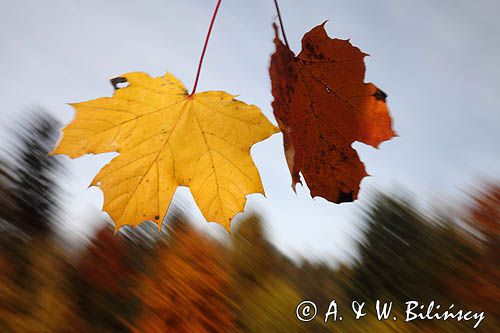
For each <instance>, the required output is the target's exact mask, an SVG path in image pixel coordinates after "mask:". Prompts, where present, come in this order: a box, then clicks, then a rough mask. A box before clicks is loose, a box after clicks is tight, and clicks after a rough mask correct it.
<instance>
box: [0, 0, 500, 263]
mask: <svg viewBox="0 0 500 333" xmlns="http://www.w3.org/2000/svg"><path fill="white" fill-rule="evenodd" d="M215 2H216V1H215V0H210V1H208V0H204V1H202V0H198V1H194V0H193V1H186V0H182V1H181V0H177V1H173V0H150V1H123V0H121V1H104V0H99V1H97V0H95V1H89V0H85V1H83V0H81V1H77V0H51V1H39V0H33V1H27V0H19V1H6V0H1V10H0V25H1V26H0V27H1V29H0V92H1V96H2V97H1V99H0V129H1V130H2V132H4V131H5V130H6V129H8V128H9V127H11V126H12V124H13V120H14V119H17V118H18V115H19V114H20V113H22V112H24V110H25V109H26V108H27V107H30V106H34V105H41V106H43V107H45V108H47V109H49V110H50V111H51V112H52V113H53V114H54V115H55V116H56V117H57V118H58V119H60V121H61V122H62V123H63V124H66V123H68V122H69V121H70V120H71V119H72V117H73V111H72V109H71V108H70V107H69V106H67V105H65V103H67V102H76V101H83V100H89V99H93V98H97V97H101V96H110V95H111V94H112V87H111V85H110V84H109V81H108V80H109V78H111V77H114V76H118V75H120V74H123V73H127V72H131V71H144V72H147V73H149V74H151V75H153V76H158V75H162V74H163V73H164V72H165V71H166V70H167V69H168V70H169V71H170V72H172V73H173V74H174V75H176V76H177V77H178V78H179V79H181V80H182V81H183V82H184V83H185V85H186V86H188V87H191V86H192V83H193V80H194V74H195V71H196V66H197V62H198V58H199V54H200V51H201V47H202V44H203V40H204V37H205V33H206V30H207V27H208V23H209V21H210V17H211V14H212V10H213V8H214V6H215ZM281 7H282V14H283V16H284V21H285V28H286V33H287V36H288V39H289V41H290V44H291V46H292V48H293V49H294V50H295V51H299V47H300V39H301V37H302V36H303V34H304V33H305V32H306V31H308V30H309V29H310V28H312V27H313V26H315V25H317V24H319V23H321V22H323V21H324V20H326V19H330V20H331V21H330V22H329V23H328V24H327V30H328V31H329V33H330V35H331V36H335V37H341V38H351V41H352V42H353V44H354V45H356V46H358V47H360V48H361V49H362V50H363V51H365V52H367V53H369V54H371V57H368V58H367V79H368V81H372V82H374V83H376V84H377V85H378V86H379V87H381V88H382V89H383V90H384V91H386V92H387V93H388V95H389V98H388V103H389V107H390V109H391V112H392V115H393V118H394V125H395V129H396V131H397V132H398V134H399V135H400V137H399V138H396V139H393V140H391V141H389V142H386V143H384V144H382V145H381V148H380V150H378V151H377V150H375V149H372V148H369V147H367V146H364V145H362V144H359V143H356V144H355V145H354V146H355V148H356V149H357V150H358V152H359V154H360V156H361V159H362V160H363V161H364V162H365V164H366V166H367V170H368V172H369V173H370V174H371V175H372V177H370V178H366V179H365V180H364V181H363V183H362V192H361V195H360V200H358V201H357V202H356V203H354V204H342V205H334V204H330V203H328V202H326V201H325V200H323V199H320V198H317V199H315V200H313V199H311V198H310V197H309V195H308V191H307V190H306V189H303V188H299V189H298V193H297V195H296V194H294V193H293V192H292V190H291V188H290V176H289V174H288V169H287V167H286V164H285V160H284V157H283V151H282V137H281V135H275V136H273V137H272V139H270V140H268V141H265V142H262V143H259V144H257V145H256V146H254V148H253V149H252V155H253V157H254V159H255V161H256V164H257V166H258V168H259V170H260V173H261V176H262V179H263V183H264V187H265V189H266V192H267V198H264V197H262V196H258V195H252V196H251V197H250V200H249V204H248V205H247V207H258V209H259V210H261V211H262V212H263V213H264V215H265V216H266V218H267V221H268V225H269V227H270V228H269V232H270V236H271V237H272V239H273V241H274V242H275V244H276V245H277V246H278V247H279V248H281V249H283V250H285V251H286V252H287V253H288V254H290V255H292V256H296V255H300V256H314V257H319V258H324V257H331V256H332V254H333V255H335V256H337V257H338V258H345V257H346V256H347V255H349V254H350V253H351V252H352V242H353V238H355V237H356V236H357V235H359V228H360V224H359V219H357V218H356V217H357V215H358V214H359V212H360V210H361V209H362V208H363V207H364V206H365V204H366V201H367V197H368V194H369V192H370V190H371V189H397V188H398V186H401V187H403V188H407V189H409V190H411V191H413V192H414V193H415V194H416V195H417V197H418V198H420V199H421V200H424V201H425V200H427V201H428V200H430V199H431V200H434V199H435V198H439V197H440V196H441V195H444V196H446V197H457V196H459V193H461V190H463V189H468V188H469V187H470V186H471V185H473V184H476V183H477V181H478V180H481V179H483V178H486V179H487V178H492V177H496V178H497V179H498V176H499V175H500V148H499V145H500V66H499V65H498V61H499V60H498V57H499V54H500V21H499V20H498V17H497V16H498V14H499V13H500V2H499V1H495V0H492V1H472V0H469V1H466V0H463V1H458V0H453V1H452V0H450V1H435V0H432V1H431V0H429V1H416V0H415V1H402V0H394V1H390V0H385V1H368V0H366V1H347V0H346V1H332V0H325V1H321V0H308V1H298V0H294V1H292V0H288V1H287V0H282V1H281ZM274 16H275V11H274V7H273V2H272V0H258V1H256V0H254V1H244V0H233V1H230V0H223V2H222V6H221V9H220V12H219V16H218V18H217V21H216V24H215V27H214V31H213V35H212V39H211V41H210V45H209V49H208V51H207V55H206V58H205V63H204V67H203V70H202V74H201V79H200V83H199V86H198V91H204V90H225V91H227V92H229V93H234V94H239V95H240V97H239V98H240V99H241V100H243V101H245V102H247V103H252V104H256V105H258V106H259V107H261V108H262V110H263V112H264V113H265V114H266V115H267V116H268V117H269V118H270V119H271V120H272V121H273V122H274V118H273V117H272V110H271V107H270V103H271V100H272V96H271V94H270V81H269V77H268V72H267V70H268V66H269V64H268V62H269V56H270V54H271V53H272V51H273V45H272V38H273V31H272V28H271V23H272V21H273V18H274ZM5 133H6V132H4V134H1V136H0V138H2V140H4V138H5V135H6V134H5ZM112 156H113V154H106V155H100V156H85V157H83V158H80V159H77V160H73V161H70V160H69V159H66V161H67V164H68V166H69V169H70V170H71V178H70V179H67V180H66V183H65V188H66V190H67V191H68V192H69V194H70V196H69V199H68V204H67V213H68V214H69V216H71V218H70V219H68V221H69V222H68V223H69V224H68V226H71V228H76V229H77V230H83V231H85V230H89V225H91V224H92V221H91V220H90V219H89V216H91V215H92V214H93V213H94V212H96V211H98V210H99V209H100V208H101V205H102V194H101V193H100V191H99V190H98V189H96V188H92V189H86V187H87V185H88V183H89V182H90V180H91V179H92V177H93V176H94V175H95V173H96V172H97V171H98V170H99V169H100V168H101V167H102V166H103V165H104V164H105V163H106V162H107V161H109V160H110V159H111V158H112ZM181 192H182V195H181V196H184V197H185V199H183V200H182V202H183V204H184V205H186V206H188V207H190V208H191V209H192V211H193V214H194V215H195V216H196V217H197V220H198V222H199V223H198V224H199V225H200V226H201V225H202V223H204V222H203V220H202V217H201V215H200V213H199V212H198V211H197V209H196V207H195V206H194V203H192V198H191V197H190V195H189V192H188V191H187V190H182V191H181ZM176 198H177V199H176V200H178V199H179V196H176ZM89 212H91V213H89ZM208 228H210V229H214V230H217V229H218V228H219V227H218V226H215V225H212V224H210V226H209V227H208ZM217 232H221V230H217Z"/></svg>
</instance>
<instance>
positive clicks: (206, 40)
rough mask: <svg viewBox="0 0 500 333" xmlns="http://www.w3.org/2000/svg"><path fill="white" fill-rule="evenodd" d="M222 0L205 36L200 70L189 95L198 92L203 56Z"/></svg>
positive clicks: (219, 0)
mask: <svg viewBox="0 0 500 333" xmlns="http://www.w3.org/2000/svg"><path fill="white" fill-rule="evenodd" d="M221 2H222V0H218V1H217V5H216V6H215V10H214V14H213V15H212V21H210V26H209V27H208V32H207V36H206V37H205V44H204V45H203V51H201V57H200V61H199V63H198V70H197V72H196V79H195V80H194V85H193V90H192V91H191V94H189V96H193V95H194V93H195V92H196V87H197V86H198V79H199V78H200V72H201V65H202V64H203V58H204V57H205V52H206V50H207V45H208V40H209V39H210V33H211V32H212V27H213V26H214V22H215V17H216V16H217V12H218V11H219V7H220V3H221Z"/></svg>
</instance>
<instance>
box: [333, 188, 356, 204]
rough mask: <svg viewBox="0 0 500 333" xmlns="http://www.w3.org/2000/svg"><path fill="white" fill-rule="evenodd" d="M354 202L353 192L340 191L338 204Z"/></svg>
mask: <svg viewBox="0 0 500 333" xmlns="http://www.w3.org/2000/svg"><path fill="white" fill-rule="evenodd" d="M353 200H354V198H353V196H352V191H351V192H348V193H347V192H342V191H340V193H339V196H338V198H337V203H342V202H352V201H353Z"/></svg>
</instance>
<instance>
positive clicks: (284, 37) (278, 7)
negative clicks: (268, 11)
mask: <svg viewBox="0 0 500 333" xmlns="http://www.w3.org/2000/svg"><path fill="white" fill-rule="evenodd" d="M274 5H275V6H276V12H277V13H278V19H279V21H280V26H281V33H282V34H283V39H284V40H285V45H286V47H287V49H289V50H290V45H288V39H286V34H285V27H284V26H283V19H282V18H281V12H280V6H278V0H274Z"/></svg>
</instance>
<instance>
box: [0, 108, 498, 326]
mask: <svg viewBox="0 0 500 333" xmlns="http://www.w3.org/2000/svg"><path fill="white" fill-rule="evenodd" d="M44 119H45V120H44ZM50 124H52V121H51V120H47V118H43V117H40V118H38V120H35V121H33V123H32V125H31V126H32V127H31V128H30V127H27V129H25V130H24V131H21V132H20V133H23V134H22V135H23V137H22V138H21V139H20V140H17V143H16V145H15V148H13V149H11V150H10V154H11V155H12V159H11V161H2V162H1V164H0V208H1V215H0V332H2V333H4V332H5V333H11V332H12V333H14V332H15V333H17V332H180V333H182V332H207V333H208V332H258V333H260V332H264V333H267V332H291V333H293V332H351V333H356V332H409V333H413V332H469V331H470V332H472V331H476V332H487V333H490V332H498V331H499V328H500V313H499V311H500V304H499V299H500V288H499V285H500V284H499V282H500V272H499V265H498V263H499V262H500V260H499V259H500V258H499V255H500V251H499V250H500V249H499V219H500V212H499V209H500V187H499V186H498V185H486V186H483V189H482V190H481V191H477V193H476V194H475V195H472V196H471V200H470V202H469V205H468V207H466V205H463V206H462V207H458V208H459V209H457V210H459V211H461V212H462V215H457V214H452V213H450V212H449V211H448V212H447V214H440V215H437V214H434V215H433V214H430V213H428V212H424V211H423V210H422V209H419V208H418V207H416V206H415V205H414V204H413V202H414V200H411V199H409V198H406V199H405V198H404V196H403V197H402V196H401V194H400V193H398V194H394V195H389V194H377V195H375V196H374V197H373V200H372V203H371V205H370V206H369V207H368V208H367V210H366V211H365V212H364V214H363V216H362V219H363V220H364V225H365V226H366V228H365V230H364V234H363V236H362V237H361V238H360V239H359V240H358V249H357V250H358V256H357V260H356V262H354V263H353V264H342V265H340V266H338V267H336V268H333V267H331V266H329V265H327V264H324V263H319V262H304V263H302V264H300V265H298V264H297V263H295V262H293V261H291V260H290V259H289V258H287V257H286V256H284V255H283V254H281V253H280V252H279V251H278V250H277V249H276V248H275V247H274V246H273V245H272V244H271V243H270V242H269V241H268V238H267V236H266V229H265V223H264V221H263V219H262V218H261V217H259V216H258V215H255V214H254V215H252V214H246V215H245V217H244V218H242V219H241V221H240V222H238V225H237V226H236V227H235V229H234V232H233V234H232V235H231V237H230V238H228V239H215V238H212V237H209V236H207V235H205V234H203V233H202V232H200V231H198V230H197V229H196V228H195V227H194V225H193V224H192V223H191V222H190V221H189V217H187V216H185V215H183V214H182V212H179V211H178V212H177V213H176V214H174V215H173V216H171V217H169V218H168V219H167V220H166V221H165V225H166V227H164V228H163V230H162V231H161V232H158V231H157V230H156V226H154V225H153V224H150V223H147V224H143V225H141V226H140V227H138V228H134V229H126V230H124V231H121V232H120V233H119V234H117V235H114V233H113V230H112V228H111V226H110V225H108V224H106V223H105V222H103V223H102V228H101V229H100V230H97V231H96V233H95V235H94V236H93V237H92V238H91V239H89V240H88V242H87V243H86V244H83V243H82V245H81V246H80V247H76V248H75V247H73V248H70V247H68V246H67V243H66V241H65V240H64V235H60V234H58V232H57V231H56V229H57V228H56V223H55V222H56V221H57V218H56V217H57V216H58V215H57V209H58V206H59V200H58V197H59V196H61V195H62V194H61V193H60V189H59V188H58V185H57V182H56V181H55V178H53V177H52V176H53V175H54V174H55V173H58V172H61V171H60V170H61V169H60V165H59V162H57V161H56V160H53V158H52V157H49V156H47V154H46V153H47V152H48V150H49V146H50V142H51V140H50V138H51V137H53V134H54V129H53V126H49V125H50ZM13 161H14V162H13ZM436 208H438V209H439V208H440V207H436ZM60 223H63V222H60ZM304 227H306V226H304ZM334 227H335V226H334V225H332V228H334ZM331 255H332V257H333V256H335V254H334V253H332V254H331ZM306 299H307V300H312V301H314V302H315V303H316V304H317V307H318V311H319V312H318V316H317V317H316V319H314V320H312V321H310V322H300V321H299V320H297V319H296V317H295V308H296V306H297V305H298V304H299V303H300V302H301V301H302V300H306ZM332 299H335V300H336V301H337V303H338V305H339V311H341V313H342V315H343V316H344V320H343V321H337V322H332V321H329V322H327V323H325V322H324V314H325V312H326V310H327V309H328V305H329V304H330V302H331V300H332ZM376 299H381V300H383V301H394V302H395V304H396V305H395V309H394V311H395V312H394V313H395V314H396V315H397V316H398V317H399V318H403V317H404V309H403V308H402V306H401V302H404V301H406V300H410V299H411V300H418V301H420V302H428V301H430V300H435V301H437V302H438V303H441V304H450V303H455V304H459V305H461V306H463V307H464V308H471V309H473V310H480V311H483V310H484V311H486V316H487V317H486V319H485V320H484V321H483V322H482V323H481V325H480V327H479V329H477V330H473V329H472V328H471V327H472V325H471V323H464V322H461V323H456V322H451V321H448V322H443V321H415V322H411V323H404V321H403V320H398V321H392V320H387V321H378V320H377V319H376V317H375V315H374V314H373V313H371V314H369V315H367V316H366V317H365V318H363V319H362V320H358V321H356V320H354V319H353V315H352V313H351V311H350V306H351V304H350V302H351V300H359V301H363V300H366V301H367V302H368V306H369V307H371V308H373V302H374V301H375V300H376Z"/></svg>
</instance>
